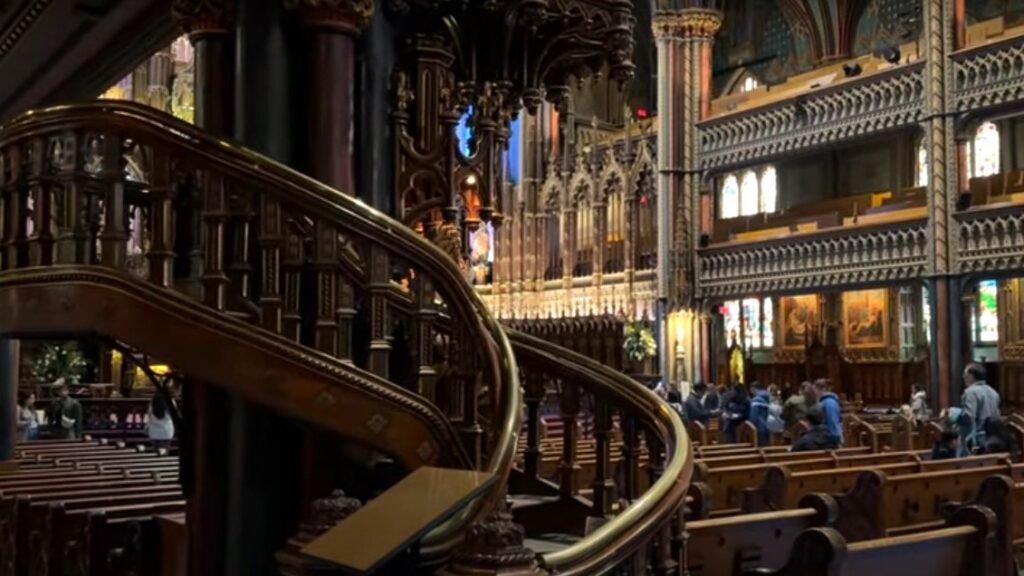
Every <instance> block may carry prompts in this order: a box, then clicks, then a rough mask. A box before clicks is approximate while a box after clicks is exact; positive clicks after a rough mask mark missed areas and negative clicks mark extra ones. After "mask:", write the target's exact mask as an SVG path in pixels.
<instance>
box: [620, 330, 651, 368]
mask: <svg viewBox="0 0 1024 576" xmlns="http://www.w3.org/2000/svg"><path fill="white" fill-rule="evenodd" d="M622 348H623V349H625V351H626V358H627V359H629V360H630V361H631V362H642V361H644V360H646V359H648V358H651V357H653V356H654V355H656V354H657V353H658V343H657V342H656V341H655V340H654V332H652V331H651V329H650V328H648V327H647V326H644V325H643V324H640V323H637V322H634V323H631V324H627V325H626V333H625V337H624V338H623V343H622Z"/></svg>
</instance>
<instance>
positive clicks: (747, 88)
mask: <svg viewBox="0 0 1024 576" xmlns="http://www.w3.org/2000/svg"><path fill="white" fill-rule="evenodd" d="M759 85H760V84H759V83H758V81H757V79H756V78H754V77H753V76H747V77H746V78H744V79H743V86H741V87H740V92H751V91H753V90H757V87H758V86H759Z"/></svg>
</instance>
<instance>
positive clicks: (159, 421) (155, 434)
mask: <svg viewBox="0 0 1024 576" xmlns="http://www.w3.org/2000/svg"><path fill="white" fill-rule="evenodd" d="M146 432H147V433H148V434H149V439H150V440H152V441H153V448H155V449H156V450H158V451H166V450H167V449H168V448H170V445H171V440H173V439H174V420H173V419H171V414H170V411H169V410H167V402H166V401H165V400H164V398H163V396H161V395H160V394H157V395H156V396H153V400H152V401H151V402H150V404H149V420H148V422H147V423H146Z"/></svg>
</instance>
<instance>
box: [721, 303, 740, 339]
mask: <svg viewBox="0 0 1024 576" xmlns="http://www.w3.org/2000/svg"><path fill="white" fill-rule="evenodd" d="M721 311H722V318H723V319H724V320H725V345H726V346H732V341H733V339H735V340H736V342H739V341H740V303H739V301H738V300H731V301H729V302H723V303H722V309H721Z"/></svg>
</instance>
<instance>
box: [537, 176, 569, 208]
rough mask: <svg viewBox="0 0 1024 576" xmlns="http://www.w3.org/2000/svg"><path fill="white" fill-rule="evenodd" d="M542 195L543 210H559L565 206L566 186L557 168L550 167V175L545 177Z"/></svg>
mask: <svg viewBox="0 0 1024 576" xmlns="http://www.w3.org/2000/svg"><path fill="white" fill-rule="evenodd" d="M540 196H541V197H540V200H541V206H542V207H543V211H546V212H558V211H559V210H560V209H561V208H562V207H563V206H565V187H564V185H563V184H562V177H561V175H560V174H559V173H558V170H556V169H555V168H552V167H550V166H549V167H548V175H547V178H545V179H544V185H543V186H542V187H541V190H540Z"/></svg>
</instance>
